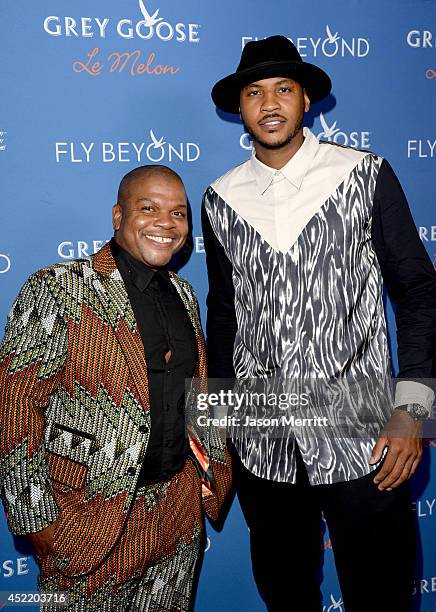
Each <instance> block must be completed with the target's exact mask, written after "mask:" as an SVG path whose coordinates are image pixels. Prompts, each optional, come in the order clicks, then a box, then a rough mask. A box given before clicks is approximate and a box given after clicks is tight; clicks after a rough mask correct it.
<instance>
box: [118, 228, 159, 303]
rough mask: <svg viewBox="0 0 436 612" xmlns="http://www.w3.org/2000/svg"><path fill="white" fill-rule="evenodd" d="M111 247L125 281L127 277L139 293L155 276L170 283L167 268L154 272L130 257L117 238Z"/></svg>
mask: <svg viewBox="0 0 436 612" xmlns="http://www.w3.org/2000/svg"><path fill="white" fill-rule="evenodd" d="M109 246H110V248H111V251H112V255H113V257H114V259H115V263H116V264H117V268H118V269H119V271H120V274H121V276H122V277H123V280H124V278H125V277H126V275H127V278H128V279H129V280H130V281H131V282H132V283H133V284H134V285H135V287H136V288H137V289H139V291H144V290H145V289H146V288H147V287H148V285H149V284H150V282H151V281H152V279H153V278H154V277H155V275H159V276H160V277H162V278H163V279H165V280H166V281H168V282H170V277H169V274H168V270H167V269H166V268H159V269H158V270H156V271H155V270H153V269H152V268H150V266H147V265H146V264H144V263H142V261H138V260H137V259H135V258H134V257H133V256H132V255H130V253H129V252H128V251H126V250H125V249H123V247H122V246H120V245H119V244H118V242H117V241H116V240H115V238H112V239H111V240H110V242H109Z"/></svg>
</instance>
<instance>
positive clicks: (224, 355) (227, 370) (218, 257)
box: [201, 196, 237, 378]
mask: <svg viewBox="0 0 436 612" xmlns="http://www.w3.org/2000/svg"><path fill="white" fill-rule="evenodd" d="M205 197H206V196H205ZM201 222H202V226H203V239H204V248H205V251H206V265H207V273H208V277H209V293H208V295H207V302H206V303H207V321H206V335H207V361H208V373H209V377H210V378H234V377H235V371H234V368H233V346H234V343H235V336H236V330H237V323H236V314H235V299H234V298H235V289H234V286H233V280H232V264H231V263H230V261H229V259H228V257H227V255H226V253H225V251H224V248H223V247H222V245H221V243H220V242H219V240H218V239H217V237H216V236H215V234H214V231H213V229H212V226H211V224H210V221H209V217H208V214H207V212H206V209H205V206H204V199H203V204H202V208H201Z"/></svg>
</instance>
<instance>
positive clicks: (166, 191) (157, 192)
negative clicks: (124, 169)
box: [112, 173, 189, 269]
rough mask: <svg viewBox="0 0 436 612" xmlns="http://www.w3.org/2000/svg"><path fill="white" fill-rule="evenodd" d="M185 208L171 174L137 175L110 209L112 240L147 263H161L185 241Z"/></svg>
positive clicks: (183, 195) (179, 187) (183, 197)
mask: <svg viewBox="0 0 436 612" xmlns="http://www.w3.org/2000/svg"><path fill="white" fill-rule="evenodd" d="M187 208H188V205H187V200H186V193H185V189H184V187H183V184H182V183H181V181H180V180H179V179H178V178H176V177H175V176H174V175H171V174H166V173H156V174H149V175H146V176H142V177H141V176H138V177H137V178H134V179H133V180H132V181H131V182H130V183H129V185H128V187H127V190H126V195H125V197H124V198H123V201H122V202H119V203H117V204H115V206H114V207H113V209H112V223H113V227H114V229H115V240H116V241H117V242H118V244H119V245H120V246H121V247H122V248H123V249H125V250H126V251H127V252H128V253H130V255H132V257H134V258H135V259H137V260H138V261H141V262H142V263H144V264H146V265H147V266H150V267H151V268H154V269H156V268H160V267H162V266H165V265H166V264H167V263H168V262H169V261H170V259H171V257H172V256H173V255H174V254H175V253H177V251H179V250H180V249H181V248H182V246H183V245H184V244H185V242H186V238H187V236H188V229H189V228H188V218H187V212H188V210H187Z"/></svg>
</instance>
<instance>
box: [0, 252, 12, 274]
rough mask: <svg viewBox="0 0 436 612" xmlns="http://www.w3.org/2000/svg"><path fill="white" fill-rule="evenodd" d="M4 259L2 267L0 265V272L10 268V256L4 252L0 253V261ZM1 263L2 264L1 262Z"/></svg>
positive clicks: (4, 272)
mask: <svg viewBox="0 0 436 612" xmlns="http://www.w3.org/2000/svg"><path fill="white" fill-rule="evenodd" d="M1 260H4V262H5V263H4V267H1V269H0V274H6V272H9V270H10V269H11V260H10V257H8V256H7V255H5V254H4V253H0V261H1ZM2 265H3V264H2Z"/></svg>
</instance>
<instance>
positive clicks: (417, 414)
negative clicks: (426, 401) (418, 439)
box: [395, 404, 431, 421]
mask: <svg viewBox="0 0 436 612" xmlns="http://www.w3.org/2000/svg"><path fill="white" fill-rule="evenodd" d="M395 409H396V410H404V412H407V413H408V414H410V416H411V417H412V419H414V420H415V421H425V420H426V419H428V418H429V417H430V415H431V412H430V410H428V409H427V408H424V406H421V404H403V405H402V406H396V408H395Z"/></svg>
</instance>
